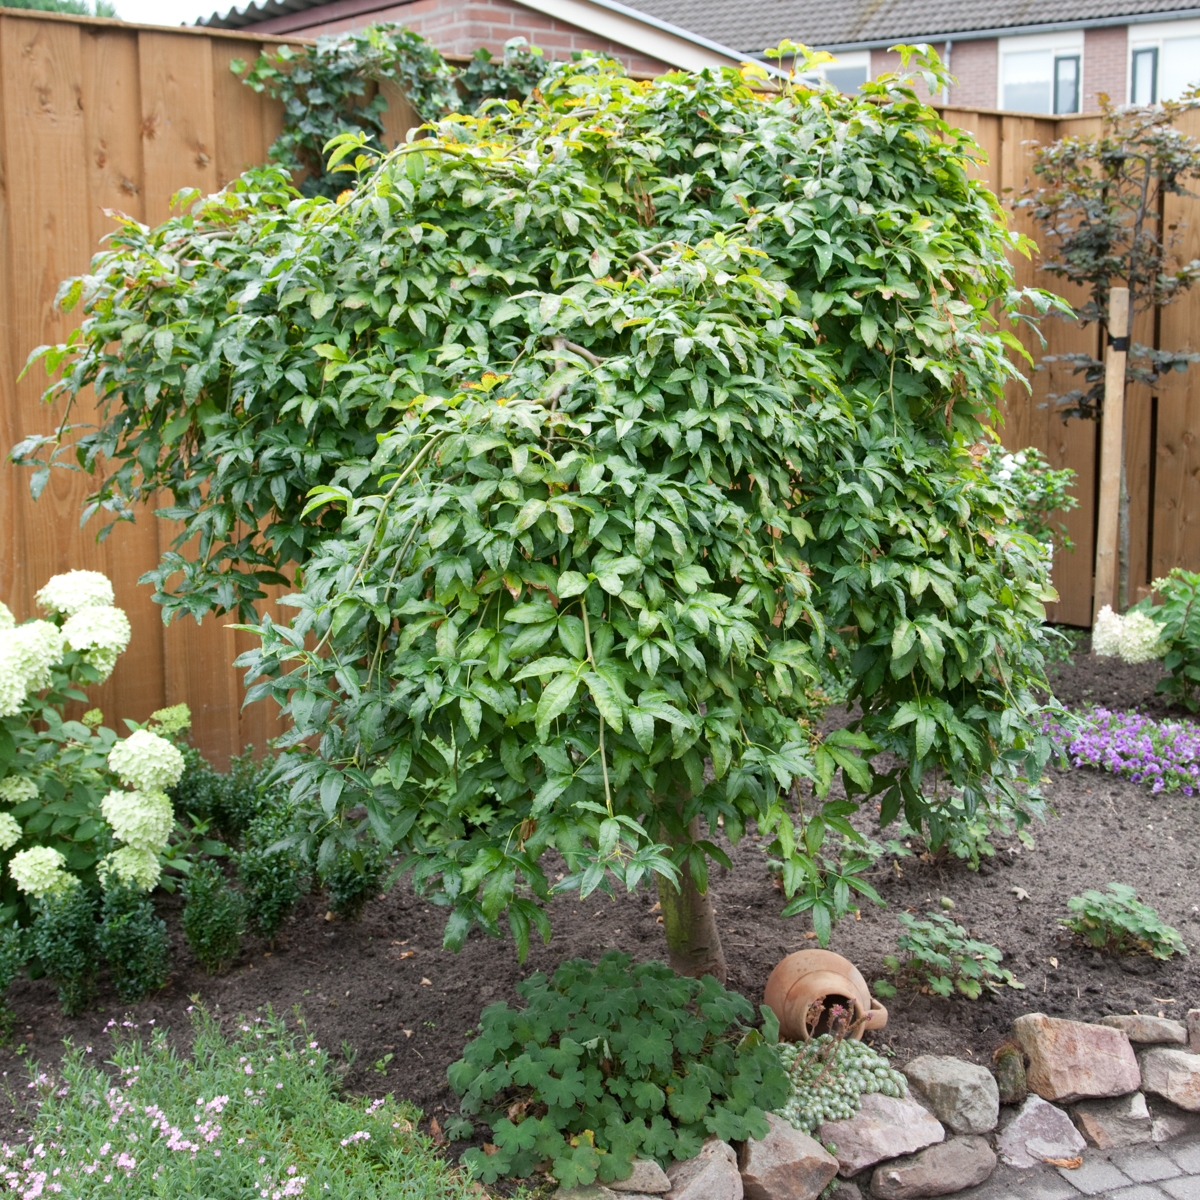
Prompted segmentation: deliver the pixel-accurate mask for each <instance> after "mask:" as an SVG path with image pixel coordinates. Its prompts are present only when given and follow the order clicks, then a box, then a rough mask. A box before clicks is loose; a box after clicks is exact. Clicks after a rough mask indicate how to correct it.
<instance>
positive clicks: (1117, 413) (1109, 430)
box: [1092, 287, 1129, 622]
mask: <svg viewBox="0 0 1200 1200" xmlns="http://www.w3.org/2000/svg"><path fill="white" fill-rule="evenodd" d="M1108 333H1109V344H1108V348H1107V350H1106V352H1105V359H1104V413H1103V415H1102V417H1101V427H1100V436H1101V441H1100V505H1099V509H1098V511H1097V514H1096V518H1097V519H1096V578H1095V587H1094V590H1093V593H1092V597H1093V598H1092V620H1093V622H1094V621H1095V619H1096V616H1097V614H1098V613H1099V612H1100V610H1101V609H1102V608H1103V607H1104V606H1105V605H1106V604H1107V605H1109V606H1112V607H1115V605H1116V602H1117V537H1118V523H1119V513H1120V507H1121V460H1122V458H1123V456H1124V440H1125V357H1126V354H1127V353H1128V349H1129V289H1128V288H1123V287H1115V288H1113V289H1112V291H1111V292H1110V293H1109V301H1108Z"/></svg>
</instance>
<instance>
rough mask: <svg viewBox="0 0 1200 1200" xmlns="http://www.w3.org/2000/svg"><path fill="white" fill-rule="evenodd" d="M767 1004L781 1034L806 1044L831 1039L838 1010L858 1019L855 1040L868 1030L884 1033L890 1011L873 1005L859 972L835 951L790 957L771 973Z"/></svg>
mask: <svg viewBox="0 0 1200 1200" xmlns="http://www.w3.org/2000/svg"><path fill="white" fill-rule="evenodd" d="M763 1002H764V1003H765V1004H766V1005H767V1007H768V1008H770V1009H771V1011H772V1012H774V1014H775V1015H776V1016H777V1017H778V1018H779V1034H780V1036H781V1037H783V1038H785V1039H787V1040H788V1041H805V1042H807V1041H808V1039H809V1038H811V1037H819V1036H820V1035H821V1034H823V1033H828V1032H829V1020H830V1009H832V1008H833V1006H834V1005H841V1006H842V1008H844V1009H847V1010H848V1011H850V1012H852V1013H853V1014H854V1017H853V1022H852V1024H851V1027H850V1036H852V1037H853V1038H855V1039H856V1040H858V1039H861V1038H862V1035H863V1034H864V1033H865V1032H866V1031H867V1030H868V1029H870V1030H878V1029H882V1028H883V1027H884V1026H885V1025H886V1024H887V1018H888V1015H887V1009H886V1008H884V1007H883V1005H882V1004H880V1003H879V1001H878V1000H875V999H872V997H871V993H870V992H869V991H868V990H867V981H866V980H865V979H864V978H863V977H862V973H861V972H860V971H859V969H858V968H857V967H856V966H855V965H854V964H853V963H852V962H850V960H849V959H846V958H843V957H842V956H841V955H840V954H834V953H833V951H831V950H800V951H798V952H797V953H795V954H789V955H788V956H787V958H785V959H784V960H783V961H782V962H781V963H779V965H778V966H777V967H776V968H775V970H773V971H772V972H771V977H770V978H769V979H768V980H767V990H766V992H765V993H764V994H763ZM814 1013H816V1014H817V1016H816V1022H815V1024H812V1023H811V1020H812V1017H811V1015H810V1014H814Z"/></svg>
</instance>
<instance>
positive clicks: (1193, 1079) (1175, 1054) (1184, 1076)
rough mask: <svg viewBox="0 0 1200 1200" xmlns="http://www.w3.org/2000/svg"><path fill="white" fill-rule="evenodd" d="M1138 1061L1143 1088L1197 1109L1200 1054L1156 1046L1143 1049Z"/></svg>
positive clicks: (1189, 1107)
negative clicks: (1151, 1048) (1150, 1048)
mask: <svg viewBox="0 0 1200 1200" xmlns="http://www.w3.org/2000/svg"><path fill="white" fill-rule="evenodd" d="M1138 1061H1139V1062H1140V1063H1141V1067H1142V1086H1143V1090H1144V1091H1147V1092H1153V1093H1154V1094H1155V1095H1156V1096H1162V1097H1163V1098H1164V1099H1165V1100H1170V1101H1171V1103H1172V1104H1176V1105H1178V1106H1179V1107H1180V1108H1185V1109H1187V1110H1188V1111H1189V1112H1200V1054H1191V1053H1189V1052H1188V1051H1187V1050H1168V1049H1167V1048H1166V1047H1163V1046H1159V1047H1155V1049H1153V1050H1146V1051H1145V1052H1143V1053H1142V1054H1141V1055H1140V1056H1139V1058H1138Z"/></svg>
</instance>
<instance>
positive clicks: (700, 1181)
mask: <svg viewBox="0 0 1200 1200" xmlns="http://www.w3.org/2000/svg"><path fill="white" fill-rule="evenodd" d="M667 1178H668V1179H670V1181H671V1190H670V1191H669V1192H668V1193H667V1195H668V1196H669V1197H670V1200H742V1197H743V1195H744V1193H743V1191H742V1177H741V1175H740V1174H739V1173H738V1167H737V1155H736V1154H735V1153H734V1150H733V1147H732V1146H731V1145H730V1144H729V1143H728V1142H720V1141H717V1140H716V1139H715V1138H714V1139H712V1140H711V1141H707V1142H705V1143H704V1148H703V1149H702V1150H701V1151H700V1153H699V1154H697V1155H696V1157H695V1158H689V1159H687V1160H685V1161H684V1162H674V1163H672V1164H671V1165H670V1166H669V1167H668V1168H667Z"/></svg>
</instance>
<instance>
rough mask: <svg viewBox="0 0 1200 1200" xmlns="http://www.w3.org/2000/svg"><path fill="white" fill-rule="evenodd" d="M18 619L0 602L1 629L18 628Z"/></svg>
mask: <svg viewBox="0 0 1200 1200" xmlns="http://www.w3.org/2000/svg"><path fill="white" fill-rule="evenodd" d="M16 624H17V619H16V617H14V616H13V615H12V612H11V610H10V609H9V607H8V605H7V604H5V603H4V601H3V600H0V629H13V628H15V627H16Z"/></svg>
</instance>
